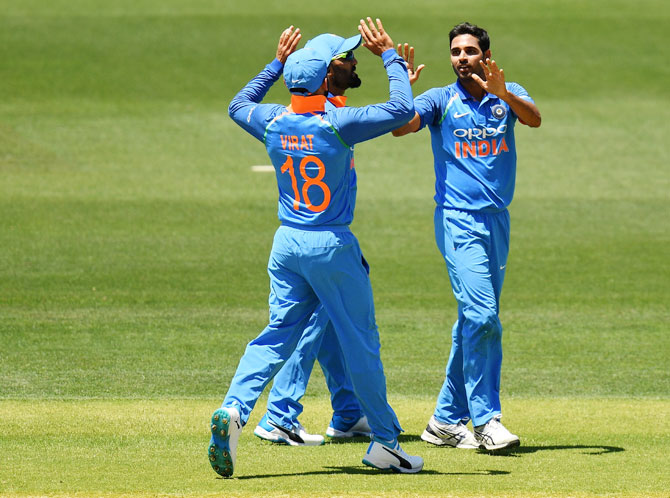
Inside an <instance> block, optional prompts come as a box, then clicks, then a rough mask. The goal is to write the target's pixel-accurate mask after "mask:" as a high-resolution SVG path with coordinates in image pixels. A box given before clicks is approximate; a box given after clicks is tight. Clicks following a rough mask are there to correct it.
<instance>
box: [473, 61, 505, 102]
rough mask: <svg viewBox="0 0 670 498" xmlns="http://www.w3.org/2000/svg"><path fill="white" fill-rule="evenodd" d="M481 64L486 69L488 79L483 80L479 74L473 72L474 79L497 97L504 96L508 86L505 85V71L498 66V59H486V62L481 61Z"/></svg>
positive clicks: (485, 73) (485, 74)
mask: <svg viewBox="0 0 670 498" xmlns="http://www.w3.org/2000/svg"><path fill="white" fill-rule="evenodd" d="M479 64H480V66H482V69H483V70H484V76H485V77H486V81H484V80H482V79H481V78H480V77H479V76H478V75H476V74H473V75H472V79H473V80H475V81H476V82H477V83H479V86H481V87H482V88H483V89H484V90H486V91H487V92H489V93H492V94H493V95H495V96H496V97H499V98H504V97H505V96H506V95H507V87H506V86H505V73H504V72H503V70H502V69H501V68H499V67H498V64H496V61H494V60H493V59H486V62H484V61H479Z"/></svg>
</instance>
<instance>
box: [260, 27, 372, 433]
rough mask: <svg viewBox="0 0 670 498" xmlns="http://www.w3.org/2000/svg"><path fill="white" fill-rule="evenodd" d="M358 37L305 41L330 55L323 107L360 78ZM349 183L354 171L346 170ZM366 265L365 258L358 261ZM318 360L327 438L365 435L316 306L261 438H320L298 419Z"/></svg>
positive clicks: (279, 381)
mask: <svg viewBox="0 0 670 498" xmlns="http://www.w3.org/2000/svg"><path fill="white" fill-rule="evenodd" d="M361 41H362V36H361V35H360V34H357V35H355V36H352V37H350V38H346V39H345V38H343V37H341V36H338V35H335V34H331V33H324V34H321V35H318V36H316V37H314V38H312V39H311V40H309V41H308V42H307V44H306V45H305V48H314V49H317V50H321V51H323V52H324V53H326V54H330V57H331V58H330V62H329V64H328V73H327V75H326V78H327V79H328V95H327V101H326V104H325V105H326V109H329V108H332V107H333V106H334V107H342V106H344V105H345V103H346V97H344V92H345V91H346V90H347V89H349V88H358V87H359V86H360V85H361V80H360V78H359V77H358V74H357V73H356V65H357V64H358V61H357V60H356V57H355V56H354V50H356V48H358V46H359V45H360V44H361ZM351 175H352V179H351V181H352V182H355V181H356V170H355V169H354V170H352V171H351ZM363 264H364V265H365V267H366V269H367V268H368V266H367V262H365V261H364V262H363ZM317 359H318V361H319V364H320V365H321V370H322V371H323V374H324V377H325V379H326V384H327V386H328V390H329V391H330V399H331V405H332V408H333V416H332V418H331V421H330V424H329V425H328V428H327V429H326V435H327V436H329V437H332V438H350V437H355V436H369V435H370V426H369V425H368V421H367V417H366V416H365V415H364V414H363V411H362V409H361V406H360V403H359V402H358V399H357V398H356V395H355V394H354V391H353V386H352V385H351V381H350V379H349V376H348V374H347V371H346V368H345V366H344V358H343V353H342V349H341V347H340V344H339V342H338V341H337V335H336V334H335V331H334V330H333V325H332V323H331V322H330V319H329V318H328V314H327V313H326V312H325V310H324V309H323V306H319V307H318V309H317V311H316V312H315V313H314V315H313V316H312V317H311V318H310V321H309V324H308V326H307V329H306V330H305V333H304V334H303V336H302V337H301V339H300V342H299V343H298V346H297V347H296V350H295V352H294V353H293V354H292V355H291V357H290V358H289V359H288V360H287V361H286V363H285V364H284V366H283V367H282V369H281V370H280V371H279V373H277V375H276V376H275V378H274V381H273V384H272V389H271V390H270V393H269V395H268V402H267V407H268V409H267V412H266V413H265V415H264V416H263V417H262V418H261V420H260V422H259V423H258V426H257V427H256V429H255V430H254V434H255V435H256V436H258V437H259V438H261V439H266V440H268V441H272V442H275V443H285V444H289V445H291V446H306V445H307V446H312V445H320V444H323V443H324V438H323V436H321V435H320V434H310V433H308V432H307V430H306V429H305V428H304V427H303V425H302V424H301V423H300V422H299V421H298V417H299V416H300V414H301V413H302V411H303V406H302V404H301V403H300V399H301V398H302V396H303V395H304V394H305V390H306V389H307V383H308V381H309V377H310V375H311V372H312V368H313V366H314V361H315V360H317Z"/></svg>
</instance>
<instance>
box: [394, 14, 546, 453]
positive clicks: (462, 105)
mask: <svg viewBox="0 0 670 498" xmlns="http://www.w3.org/2000/svg"><path fill="white" fill-rule="evenodd" d="M449 41H450V52H451V65H452V68H453V70H454V72H455V73H456V76H457V80H456V82H455V83H452V84H450V85H447V86H445V87H442V88H432V89H430V90H428V91H426V92H425V93H423V94H421V95H419V96H418V97H416V98H415V99H414V106H415V109H416V114H415V116H414V118H413V119H412V120H411V121H410V122H409V123H407V124H406V125H404V126H403V127H401V128H399V129H398V130H395V131H394V132H393V135H395V136H402V135H405V134H407V133H411V132H416V131H419V130H420V129H422V128H423V127H425V126H428V128H429V130H430V135H431V142H432V149H433V155H434V168H435V176H436V181H435V190H436V193H435V202H436V203H437V207H436V209H435V217H434V224H435V238H436V241H437V246H438V248H439V250H440V252H441V253H442V256H443V257H444V260H445V262H446V264H447V270H448V272H449V278H450V280H451V287H452V290H453V293H454V296H455V297H456V300H457V301H458V319H457V320H456V323H455V324H454V326H453V329H452V345H451V353H450V356H449V361H448V364H447V369H446V378H445V380H444V384H443V386H442V389H441V391H440V394H439V396H438V399H437V404H436V407H435V411H434V413H433V416H432V417H431V419H430V421H429V422H428V425H427V427H426V430H425V431H424V432H423V434H422V435H421V439H423V440H424V441H427V442H429V443H432V444H435V445H438V446H452V447H457V448H479V447H482V448H485V449H486V450H490V451H494V450H502V449H507V448H513V447H516V446H518V445H519V444H520V440H519V438H518V437H517V436H515V435H514V434H512V433H510V432H509V431H508V430H507V429H506V428H505V426H503V424H502V423H501V422H500V418H501V405H500V371H501V366H502V325H501V323H500V319H499V316H498V315H499V308H500V294H501V291H502V285H503V279H504V277H505V270H506V268H507V256H508V253H509V233H510V232H509V231H510V218H509V213H508V211H507V206H508V205H509V204H510V202H511V201H512V196H513V194H514V183H515V176H516V148H515V142H514V124H515V122H516V120H517V119H519V121H521V122H522V123H523V124H526V125H528V126H531V127H534V128H535V127H538V126H540V123H541V117H540V112H539V111H538V109H537V107H536V106H535V103H534V102H533V99H531V98H530V96H529V95H528V92H526V90H525V89H524V88H523V87H522V86H521V85H519V84H517V83H506V82H505V77H504V74H503V70H502V69H501V68H499V67H498V65H497V64H496V62H495V61H494V60H492V59H491V51H490V49H489V45H490V40H489V36H488V33H487V32H486V31H485V30H484V29H482V28H480V27H478V26H475V25H472V24H469V23H462V24H459V25H457V26H455V27H454V28H453V29H452V30H451V32H450V33H449ZM401 49H402V47H401V46H398V52H399V53H400V52H401ZM404 50H405V54H404V55H405V59H407V61H408V63H409V71H410V74H411V73H412V71H413V65H414V60H413V58H414V54H413V49H408V46H407V44H405V47H404ZM417 78H418V74H416V75H414V76H412V75H410V81H411V82H412V83H414V82H415V81H416V79H417ZM469 420H472V425H473V427H474V434H473V433H472V432H470V430H468V428H467V427H466V424H467V422H468V421H469Z"/></svg>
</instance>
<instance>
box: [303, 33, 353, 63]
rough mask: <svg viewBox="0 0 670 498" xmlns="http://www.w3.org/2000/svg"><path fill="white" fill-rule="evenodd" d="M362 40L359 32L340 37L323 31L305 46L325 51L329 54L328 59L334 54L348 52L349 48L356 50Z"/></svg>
mask: <svg viewBox="0 0 670 498" xmlns="http://www.w3.org/2000/svg"><path fill="white" fill-rule="evenodd" d="M362 41H363V37H362V36H361V35H360V34H358V35H355V36H352V37H351V38H342V37H341V36H337V35H334V34H332V33H324V34H322V35H319V36H316V37H314V38H312V39H311V40H309V41H308V42H307V43H306V44H305V48H308V47H309V48H315V49H317V50H320V51H323V52H326V53H328V54H330V59H332V58H333V57H335V56H336V55H339V54H343V53H345V52H349V50H356V49H357V48H358V47H359V46H360V44H361V42H362ZM330 59H329V60H330Z"/></svg>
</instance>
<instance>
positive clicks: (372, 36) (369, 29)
mask: <svg viewBox="0 0 670 498" xmlns="http://www.w3.org/2000/svg"><path fill="white" fill-rule="evenodd" d="M367 20H368V22H367V24H366V23H365V21H364V20H363V19H361V21H360V23H359V25H358V31H360V33H361V35H362V36H363V46H364V47H365V48H367V49H368V50H369V51H370V52H372V53H373V54H375V55H382V53H383V52H385V51H386V50H388V49H389V48H393V47H394V45H393V40H391V37H390V36H389V35H388V33H386V31H384V26H383V25H382V21H381V19H379V18H377V20H376V21H377V25H376V26H375V25H374V23H373V22H372V19H371V18H369V17H368V18H367Z"/></svg>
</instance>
